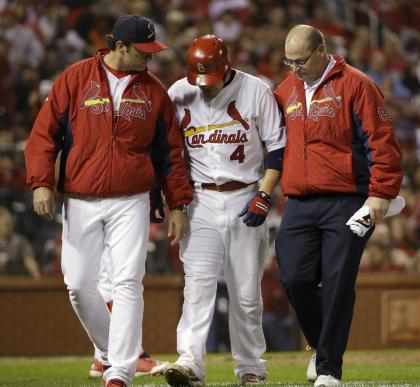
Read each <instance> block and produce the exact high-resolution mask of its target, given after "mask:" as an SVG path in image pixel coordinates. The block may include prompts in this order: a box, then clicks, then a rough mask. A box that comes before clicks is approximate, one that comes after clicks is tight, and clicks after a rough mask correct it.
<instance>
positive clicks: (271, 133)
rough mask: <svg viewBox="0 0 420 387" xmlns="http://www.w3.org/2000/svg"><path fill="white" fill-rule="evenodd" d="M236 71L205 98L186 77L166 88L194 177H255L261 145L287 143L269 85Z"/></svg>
mask: <svg viewBox="0 0 420 387" xmlns="http://www.w3.org/2000/svg"><path fill="white" fill-rule="evenodd" d="M235 71H236V74H235V76H234V78H233V80H232V81H231V83H230V84H229V85H228V86H227V87H224V88H223V89H222V90H221V91H220V93H219V94H218V95H217V96H216V97H215V98H213V99H212V100H211V101H209V102H206V101H205V100H204V99H203V97H202V94H201V91H200V88H199V87H198V86H193V85H190V84H189V83H188V81H187V79H186V78H183V79H181V80H179V81H177V82H176V83H174V85H172V87H171V88H170V89H169V91H168V93H169V96H170V97H171V99H172V101H173V102H174V104H175V106H176V116H177V119H178V123H179V125H180V127H181V129H182V131H183V136H184V141H185V144H186V149H187V152H188V157H189V163H190V166H191V179H192V180H193V181H195V182H199V183H216V184H218V185H220V184H223V183H226V182H228V181H241V182H243V183H247V184H249V183H253V182H256V181H258V180H259V179H260V178H261V177H262V173H263V160H264V151H263V146H264V145H265V147H266V149H267V150H268V151H269V152H270V151H272V150H275V149H279V148H282V147H284V146H285V143H286V131H285V130H284V127H283V119H282V117H281V115H280V114H281V113H279V109H278V107H277V103H276V101H275V98H274V96H273V94H272V92H271V91H270V89H269V87H268V86H267V85H266V84H265V83H263V82H262V81H261V80H259V79H258V78H256V77H254V76H252V75H249V74H246V73H244V72H242V71H238V70H235Z"/></svg>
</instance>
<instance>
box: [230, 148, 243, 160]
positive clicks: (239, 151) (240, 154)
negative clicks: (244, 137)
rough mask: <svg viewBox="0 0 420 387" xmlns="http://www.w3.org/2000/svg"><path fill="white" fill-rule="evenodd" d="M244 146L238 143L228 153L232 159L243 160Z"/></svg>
mask: <svg viewBox="0 0 420 387" xmlns="http://www.w3.org/2000/svg"><path fill="white" fill-rule="evenodd" d="M244 149H245V146H244V145H243V144H241V145H238V146H237V147H236V149H235V150H234V151H233V153H232V154H231V155H230V159H231V160H232V161H234V160H238V162H239V163H243V162H244V160H245V151H244Z"/></svg>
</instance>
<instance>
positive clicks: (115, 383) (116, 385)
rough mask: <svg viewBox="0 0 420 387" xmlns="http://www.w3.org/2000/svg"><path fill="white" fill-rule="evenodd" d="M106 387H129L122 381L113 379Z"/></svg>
mask: <svg viewBox="0 0 420 387" xmlns="http://www.w3.org/2000/svg"><path fill="white" fill-rule="evenodd" d="M106 387H127V384H125V382H123V381H122V380H120V379H111V380H110V381H109V382H108V383H107V385H106Z"/></svg>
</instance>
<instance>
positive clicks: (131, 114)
mask: <svg viewBox="0 0 420 387" xmlns="http://www.w3.org/2000/svg"><path fill="white" fill-rule="evenodd" d="M107 52H109V50H100V51H98V52H97V54H96V55H95V56H94V57H92V58H89V59H86V60H83V61H81V62H78V63H76V64H74V65H72V66H70V67H69V68H68V69H66V70H65V71H64V72H63V74H62V75H61V76H60V77H59V78H58V80H57V81H56V82H55V84H54V86H53V88H52V90H51V92H50V94H49V96H48V98H47V100H46V101H45V102H44V104H43V106H42V108H41V110H40V112H39V115H38V117H37V119H36V121H35V124H34V127H33V129H32V132H31V135H30V137H29V141H28V144H27V146H26V149H25V160H26V167H27V182H28V184H30V185H31V186H32V188H35V187H39V186H46V187H50V188H52V187H53V186H54V184H55V178H54V164H55V159H56V157H57V154H58V153H59V151H60V150H61V151H62V154H61V159H60V171H59V179H58V190H59V191H61V192H65V193H72V194H78V195H87V196H97V197H112V196H122V195H134V194H137V193H141V192H146V191H149V190H150V189H151V188H152V186H153V184H154V182H155V172H156V174H157V175H158V177H159V180H160V181H161V183H162V188H163V191H164V194H165V197H166V200H167V201H168V204H169V207H170V208H173V207H176V206H178V205H180V204H184V203H189V202H190V201H191V200H192V195H193V193H192V189H191V187H190V184H189V177H188V172H187V164H186V162H185V160H184V158H183V142H182V138H181V133H180V131H179V129H178V127H177V126H176V121H175V119H174V115H173V108H172V103H171V101H170V99H169V97H168V95H167V93H166V91H165V89H164V87H163V86H162V84H161V83H160V81H159V80H158V79H157V78H156V77H155V76H154V75H152V74H151V73H150V72H149V71H148V70H145V71H143V72H140V73H138V74H136V75H134V76H133V77H132V79H131V80H130V83H129V84H128V86H127V88H126V90H125V91H124V94H123V97H122V102H121V106H120V110H119V113H118V115H115V114H114V111H113V106H112V100H111V94H110V91H109V86H108V80H107V76H106V73H105V71H104V69H103V67H102V63H101V62H102V55H104V54H106V53H107Z"/></svg>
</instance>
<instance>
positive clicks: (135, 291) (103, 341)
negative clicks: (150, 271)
mask: <svg viewBox="0 0 420 387" xmlns="http://www.w3.org/2000/svg"><path fill="white" fill-rule="evenodd" d="M149 211H150V204H149V193H148V192H147V193H142V194H138V195H133V196H125V197H118V198H104V199H99V198H83V199H82V198H74V197H69V198H67V199H66V201H65V203H64V205H63V237H62V239H63V246H62V270H63V274H64V282H65V283H66V285H67V288H68V290H69V295H70V301H71V303H72V305H73V308H74V310H75V312H76V314H77V316H78V317H79V319H80V321H81V323H82V325H83V327H84V328H85V330H86V332H87V334H88V336H89V337H90V339H91V340H92V342H93V343H94V344H95V346H96V348H97V349H98V350H99V351H100V353H101V357H102V361H103V362H104V363H105V364H111V368H109V369H108V370H107V371H106V372H105V373H104V378H105V380H106V381H108V380H110V379H112V378H119V379H122V380H123V381H125V382H126V383H127V384H128V383H129V382H130V381H131V380H132V378H133V376H134V373H135V368H136V363H137V358H138V356H139V352H140V348H141V337H142V321H143V310H144V304H143V284H142V279H143V277H144V274H145V261H146V255H147V242H148V235H149ZM105 248H106V249H108V251H109V256H110V264H111V273H112V289H113V309H112V315H111V317H110V314H109V311H108V309H107V307H106V304H105V301H104V299H103V298H102V296H101V294H100V292H99V291H98V276H99V269H100V261H101V256H102V254H103V252H104V249H105Z"/></svg>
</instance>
